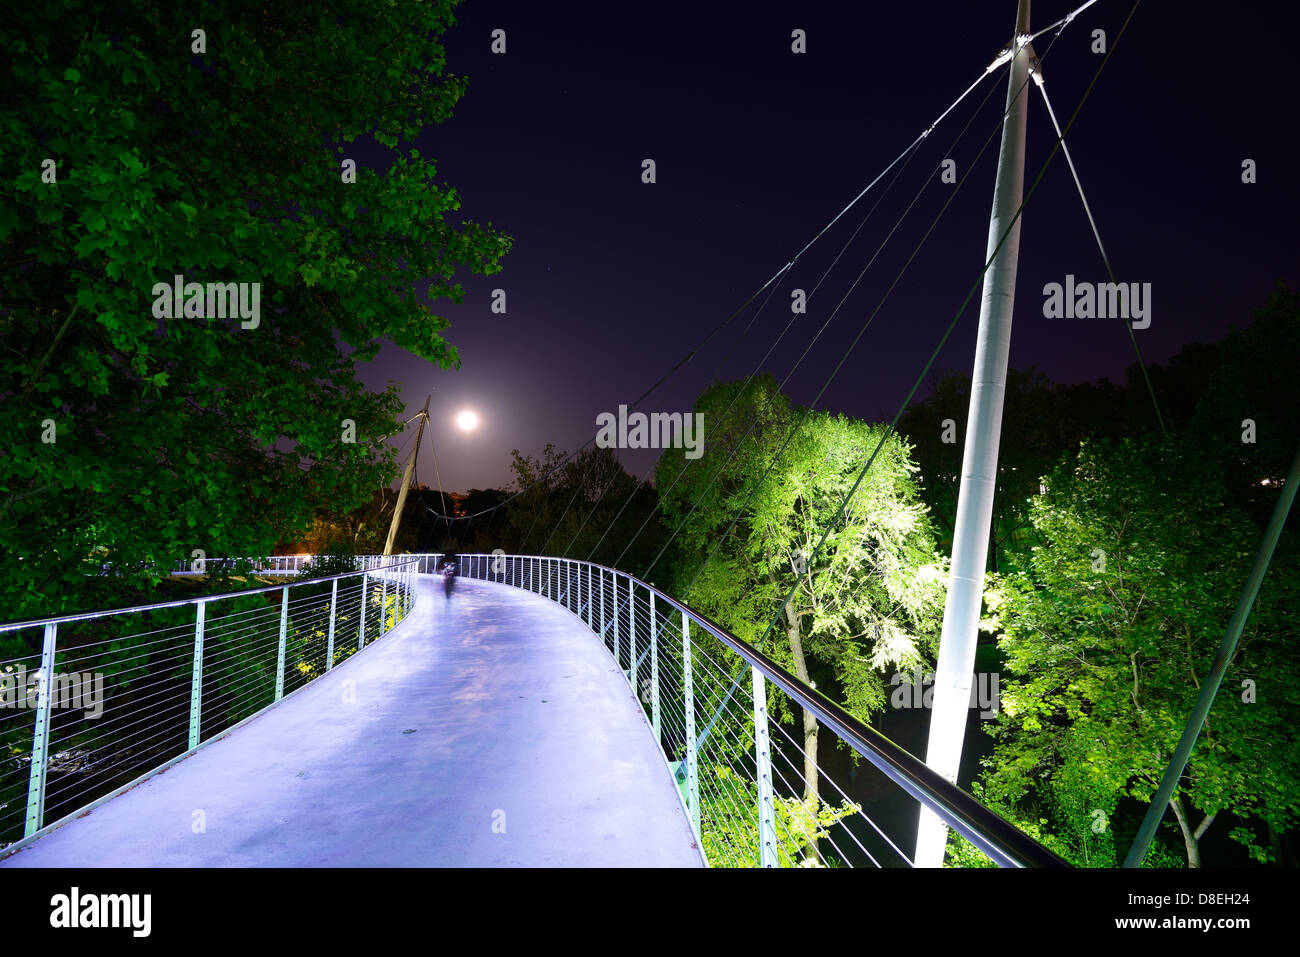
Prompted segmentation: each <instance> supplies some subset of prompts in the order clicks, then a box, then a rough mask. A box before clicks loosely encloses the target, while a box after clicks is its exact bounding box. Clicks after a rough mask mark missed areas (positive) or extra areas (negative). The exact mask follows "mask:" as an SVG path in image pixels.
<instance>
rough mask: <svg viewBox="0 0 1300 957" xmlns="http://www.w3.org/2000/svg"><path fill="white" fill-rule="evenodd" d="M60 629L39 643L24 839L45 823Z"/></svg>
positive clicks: (47, 632)
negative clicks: (47, 775) (47, 767)
mask: <svg viewBox="0 0 1300 957" xmlns="http://www.w3.org/2000/svg"><path fill="white" fill-rule="evenodd" d="M58 635H59V626H58V625H56V624H54V623H50V624H47V625H46V626H45V633H44V635H43V636H42V640H41V673H40V676H39V677H38V678H37V679H36V695H37V697H36V726H35V728H34V729H33V731H32V767H31V773H30V775H29V776H28V779H27V823H26V825H25V826H24V828H23V836H24V837H30V836H31V835H32V834H35V833H36V832H37V831H39V830H40V829H41V823H42V821H44V819H45V768H46V758H47V757H48V755H49V751H50V708H51V705H52V701H53V698H54V695H53V693H52V690H53V688H54V646H55V644H56V642H57V641H58Z"/></svg>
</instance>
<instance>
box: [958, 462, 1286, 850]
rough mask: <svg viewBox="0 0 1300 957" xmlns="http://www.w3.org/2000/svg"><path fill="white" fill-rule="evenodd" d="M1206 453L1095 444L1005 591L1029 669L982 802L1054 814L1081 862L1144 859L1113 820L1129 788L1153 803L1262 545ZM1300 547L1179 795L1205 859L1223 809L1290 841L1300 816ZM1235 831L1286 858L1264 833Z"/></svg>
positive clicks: (1013, 656)
mask: <svg viewBox="0 0 1300 957" xmlns="http://www.w3.org/2000/svg"><path fill="white" fill-rule="evenodd" d="M1204 449H1205V446H1204V444H1203V443H1201V442H1199V441H1189V440H1179V439H1174V440H1169V441H1166V442H1160V441H1156V440H1153V439H1143V440H1124V441H1122V442H1119V443H1113V442H1105V441H1101V442H1090V443H1085V444H1084V445H1083V446H1082V448H1081V449H1080V450H1079V451H1078V453H1077V455H1073V456H1067V457H1066V459H1065V460H1063V462H1062V463H1061V464H1060V465H1059V466H1058V467H1057V468H1056V469H1055V470H1054V471H1053V472H1052V473H1051V474H1050V475H1049V476H1048V477H1047V478H1046V480H1045V484H1046V487H1047V491H1046V494H1044V495H1042V496H1039V497H1036V498H1035V499H1034V500H1033V502H1032V504H1031V505H1030V519H1031V521H1032V523H1033V526H1034V528H1035V530H1036V532H1037V534H1038V535H1039V536H1041V539H1042V541H1043V542H1044V544H1043V545H1041V546H1039V547H1036V548H1035V549H1034V552H1033V555H1032V558H1031V560H1030V561H1029V563H1028V565H1027V567H1025V568H1023V569H1021V570H1020V571H1019V572H1017V573H1016V574H1013V575H1009V576H1005V577H1003V578H1002V579H1001V580H1000V581H999V582H997V583H996V585H995V586H994V587H992V588H991V589H990V593H989V604H990V609H991V615H992V623H993V624H994V625H995V626H997V625H1000V626H1001V628H1002V635H1001V637H1000V639H999V646H1000V648H1001V650H1002V651H1003V653H1004V654H1005V655H1006V668H1007V670H1008V671H1009V672H1010V673H1011V676H1012V677H1011V680H1008V681H1004V682H1003V686H1002V687H1003V690H1002V701H1001V711H1000V714H999V718H998V720H997V722H996V723H995V724H993V725H992V727H991V728H990V729H989V730H990V731H991V733H992V734H993V736H994V738H995V739H996V741H997V744H996V746H995V749H994V752H993V754H992V755H991V757H990V758H988V759H986V761H985V762H984V764H985V768H986V770H985V772H984V774H983V794H984V795H985V796H986V798H987V799H988V800H989V801H990V803H992V804H993V805H994V806H998V807H1004V808H1011V809H1018V813H1017V816H1018V817H1019V818H1021V819H1022V823H1026V824H1034V823H1035V822H1037V823H1039V824H1046V825H1047V826H1048V827H1049V829H1050V830H1052V831H1053V833H1054V834H1055V837H1056V838H1057V844H1058V849H1059V850H1062V852H1063V853H1066V854H1067V856H1069V857H1071V858H1072V859H1073V860H1075V861H1077V862H1078V863H1081V864H1092V865H1102V866H1105V865H1107V864H1113V863H1115V862H1116V860H1117V857H1118V859H1122V857H1123V855H1124V853H1126V852H1127V846H1120V847H1118V848H1117V847H1115V846H1114V844H1115V841H1114V836H1113V834H1112V833H1111V829H1110V825H1109V822H1110V821H1111V819H1112V818H1113V817H1114V815H1115V813H1116V810H1117V808H1118V805H1119V802H1120V800H1121V799H1122V798H1130V799H1133V800H1134V801H1136V802H1138V803H1139V804H1145V803H1149V802H1150V800H1151V798H1152V796H1153V795H1154V792H1155V789H1156V787H1157V785H1158V783H1159V781H1160V778H1161V775H1162V774H1163V772H1164V770H1165V768H1166V766H1167V764H1168V761H1169V758H1170V756H1171V755H1172V753H1173V750H1174V747H1175V745H1176V744H1177V742H1178V738H1179V736H1180V734H1181V732H1182V729H1183V726H1184V723H1185V721H1186V719H1187V716H1188V714H1189V713H1190V711H1191V709H1192V705H1193V703H1194V702H1195V700H1196V697H1197V695H1198V693H1199V691H1200V683H1201V681H1202V680H1203V679H1204V678H1205V675H1206V674H1207V672H1208V671H1209V669H1210V666H1211V664H1212V663H1213V661H1214V659H1215V655H1216V653H1217V648H1218V644H1219V641H1220V640H1221V638H1222V635H1223V630H1224V628H1225V626H1226V624H1227V621H1228V618H1229V617H1230V615H1231V613H1232V610H1233V608H1234V606H1235V604H1236V601H1237V597H1238V593H1239V591H1240V589H1241V586H1242V584H1243V583H1244V581H1245V579H1246V576H1247V574H1248V572H1249V569H1250V565H1251V562H1252V560H1253V558H1254V554H1255V550H1256V548H1257V547H1258V544H1259V539H1260V534H1261V530H1260V528H1259V527H1258V526H1257V525H1255V523H1253V522H1252V521H1251V520H1250V518H1249V517H1248V516H1247V515H1246V513H1245V512H1244V511H1242V510H1241V509H1240V508H1239V507H1238V506H1236V505H1234V504H1232V503H1231V501H1230V500H1229V496H1228V488H1227V485H1226V484H1225V479H1224V472H1223V470H1222V469H1221V468H1219V467H1218V466H1216V465H1215V464H1214V463H1213V462H1212V461H1210V460H1208V459H1207V458H1206V456H1205V455H1204ZM1296 555H1297V549H1296V547H1295V546H1294V544H1293V543H1287V542H1286V541H1285V539H1284V544H1283V546H1282V549H1281V550H1280V551H1279V553H1278V554H1277V556H1276V557H1275V559H1274V563H1273V567H1272V570H1271V572H1270V575H1269V576H1268V577H1267V578H1266V579H1265V582H1264V587H1263V589H1262V590H1261V593H1260V596H1259V599H1258V602H1257V604H1256V606H1255V608H1254V610H1253V614H1252V615H1251V618H1250V620H1249V621H1248V622H1247V626H1246V631H1245V633H1244V634H1243V636H1242V640H1241V643H1240V645H1239V647H1238V649H1237V652H1236V654H1235V655H1234V657H1233V659H1232V661H1231V663H1230V665H1229V669H1228V673H1227V676H1226V678H1225V680H1224V682H1223V685H1222V688H1221V689H1220V692H1219V694H1218V696H1217V698H1216V700H1215V704H1214V707H1213V709H1212V710H1211V712H1210V715H1209V719H1208V721H1207V723H1206V726H1205V728H1204V730H1203V732H1202V734H1201V737H1200V739H1199V740H1198V742H1197V745H1196V748H1195V749H1194V750H1193V752H1192V755H1191V760H1190V763H1189V764H1188V767H1187V770H1186V772H1185V774H1184V777H1183V778H1182V780H1181V781H1180V784H1179V788H1178V790H1177V791H1176V792H1175V794H1174V797H1173V799H1172V800H1171V801H1170V807H1171V810H1172V814H1173V819H1174V820H1175V821H1176V823H1177V827H1178V831H1179V833H1180V834H1181V836H1182V840H1183V845H1184V853H1185V858H1186V861H1187V863H1188V865H1190V866H1193V867H1196V866H1199V864H1200V840H1201V838H1202V837H1203V836H1204V835H1205V833H1206V832H1207V830H1208V829H1209V828H1210V827H1211V826H1213V825H1214V823H1215V821H1216V820H1217V819H1218V818H1219V817H1220V816H1222V815H1225V814H1231V815H1233V816H1235V817H1236V818H1238V819H1240V820H1243V821H1251V822H1256V823H1262V824H1263V825H1264V826H1265V827H1267V828H1269V829H1270V830H1272V831H1275V832H1278V833H1283V832H1285V831H1286V830H1287V829H1288V828H1291V827H1294V826H1295V824H1296V823H1297V815H1298V814H1300V786H1297V783H1296V782H1297V780H1300V744H1298V743H1297V740H1296V737H1295V734H1294V728H1295V726H1296V723H1297V721H1298V720H1300V706H1298V705H1297V702H1296V698H1295V695H1294V694H1293V693H1292V691H1291V689H1293V688H1294V687H1295V684H1296V682H1297V680H1300V667H1298V666H1297V663H1296V657H1295V651H1294V649H1295V642H1296V633H1295V627H1294V624H1293V622H1294V621H1295V620H1296V618H1295V616H1296V613H1297V612H1298V611H1300V582H1297V576H1296V574H1295V569H1296V568H1297V567H1300V562H1297V561H1296ZM1026 818H1028V821H1025V819H1026ZM1049 822H1050V823H1049ZM1099 824H1100V825H1101V827H1100V828H1099V827H1098V825H1099ZM1231 836H1232V837H1233V838H1234V839H1235V840H1237V841H1239V842H1241V843H1242V844H1243V845H1245V847H1246V848H1247V849H1248V850H1249V852H1250V853H1251V854H1252V855H1253V856H1254V857H1256V858H1257V859H1259V860H1267V859H1269V858H1270V856H1271V852H1270V851H1269V850H1267V849H1265V848H1264V847H1262V846H1261V845H1260V843H1259V842H1258V838H1257V835H1256V834H1255V833H1254V830H1253V829H1252V828H1251V827H1250V826H1249V825H1245V826H1242V827H1238V828H1234V829H1233V830H1232V831H1231Z"/></svg>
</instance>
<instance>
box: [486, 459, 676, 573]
mask: <svg viewBox="0 0 1300 957" xmlns="http://www.w3.org/2000/svg"><path fill="white" fill-rule="evenodd" d="M512 455H513V458H514V461H513V462H512V464H511V469H512V470H513V471H514V473H515V484H516V487H517V489H518V491H520V492H522V493H523V494H522V495H520V496H519V498H517V499H515V500H514V501H513V502H511V503H510V505H509V506H507V508H508V509H509V522H510V528H509V532H508V534H509V535H510V540H511V541H512V542H514V543H515V545H514V550H518V551H522V552H524V553H527V554H543V555H564V556H569V557H573V558H581V559H584V560H589V561H593V562H596V563H597V564H602V565H609V566H614V565H616V564H617V565H618V566H619V567H621V568H623V569H626V570H628V571H632V572H634V573H636V572H639V571H640V570H641V569H642V568H644V567H645V565H646V564H647V563H648V562H649V561H650V558H651V556H653V555H654V554H656V553H657V551H658V546H659V544H660V543H661V542H662V541H663V537H664V536H663V529H662V526H661V524H660V523H659V521H658V518H657V510H656V505H657V500H656V496H655V491H654V488H653V486H651V485H650V483H649V482H643V481H640V480H639V479H637V478H636V477H635V476H633V475H630V474H629V473H628V472H627V471H626V470H625V469H624V468H623V466H622V464H621V463H620V462H619V460H618V456H617V454H616V452H615V450H614V449H612V448H600V447H597V446H593V447H591V448H584V449H581V450H580V451H578V452H577V453H576V454H574V456H573V457H572V458H569V459H568V461H565V459H566V458H567V456H566V455H565V453H564V452H562V451H560V450H558V449H556V448H555V446H554V445H552V444H549V443H548V444H547V446H546V448H545V449H544V450H543V453H542V457H541V458H540V459H534V458H532V457H530V456H526V455H523V454H521V453H520V452H519V450H518V449H515V450H513V452H512ZM507 550H508V551H509V550H511V549H507Z"/></svg>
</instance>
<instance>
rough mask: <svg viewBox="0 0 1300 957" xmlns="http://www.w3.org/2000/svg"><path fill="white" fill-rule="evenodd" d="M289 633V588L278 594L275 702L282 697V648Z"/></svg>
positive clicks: (286, 587)
mask: <svg viewBox="0 0 1300 957" xmlns="http://www.w3.org/2000/svg"><path fill="white" fill-rule="evenodd" d="M288 633H289V586H288V585H285V586H284V590H283V591H281V593H280V647H279V649H278V650H277V651H276V653H275V700H276V701H279V700H280V699H281V698H283V697H284V646H285V638H286V636H287V635H288Z"/></svg>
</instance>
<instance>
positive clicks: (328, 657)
mask: <svg viewBox="0 0 1300 957" xmlns="http://www.w3.org/2000/svg"><path fill="white" fill-rule="evenodd" d="M330 585H331V587H330V636H329V640H328V642H327V643H326V646H325V670H326V671H329V670H330V669H331V668H333V667H334V620H335V618H336V617H337V613H338V600H339V580H338V579H337V578H336V579H334V581H332V582H331V583H330Z"/></svg>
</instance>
